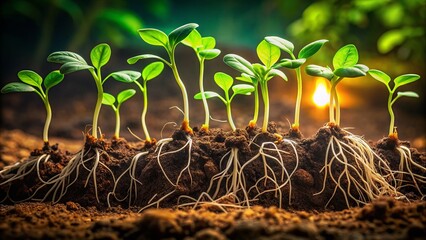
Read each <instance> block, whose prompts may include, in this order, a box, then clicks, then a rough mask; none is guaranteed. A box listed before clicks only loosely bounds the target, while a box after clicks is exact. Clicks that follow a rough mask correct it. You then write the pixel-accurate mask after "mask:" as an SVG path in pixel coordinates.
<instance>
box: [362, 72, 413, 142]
mask: <svg viewBox="0 0 426 240" xmlns="http://www.w3.org/2000/svg"><path fill="white" fill-rule="evenodd" d="M368 73H369V74H370V76H372V77H373V78H374V79H376V80H377V81H379V82H381V83H383V84H385V85H386V88H387V89H388V91H389V97H388V111H389V116H390V122H389V137H390V138H394V139H398V133H397V132H396V127H395V114H394V112H393V109H392V106H393V104H394V103H395V102H396V100H398V99H399V98H400V97H415V98H418V97H419V95H418V94H417V93H416V92H412V91H408V92H396V96H395V91H396V90H397V88H399V87H401V86H403V85H406V84H409V83H412V82H415V81H417V80H419V79H420V76H419V75H417V74H404V75H401V76H398V77H397V78H395V79H394V80H393V88H391V86H390V83H391V78H390V77H389V75H387V74H386V73H384V72H382V71H380V70H376V69H371V70H369V71H368Z"/></svg>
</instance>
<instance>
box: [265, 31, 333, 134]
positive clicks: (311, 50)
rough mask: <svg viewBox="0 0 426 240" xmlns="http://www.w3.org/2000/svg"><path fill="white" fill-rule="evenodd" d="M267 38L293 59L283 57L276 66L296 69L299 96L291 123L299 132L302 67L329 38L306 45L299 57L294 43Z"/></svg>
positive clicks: (277, 38)
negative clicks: (295, 51)
mask: <svg viewBox="0 0 426 240" xmlns="http://www.w3.org/2000/svg"><path fill="white" fill-rule="evenodd" d="M265 40H266V41H267V42H269V43H271V44H273V45H275V46H277V47H279V48H280V49H281V50H283V51H284V52H286V53H288V54H289V55H290V57H291V59H287V58H284V59H281V60H280V61H279V62H278V63H277V64H276V66H277V67H286V68H290V69H295V71H296V77H297V97H296V107H295V110H294V122H293V124H292V125H291V130H292V131H293V132H299V126H300V121H299V119H300V105H301V103H302V73H301V69H300V68H301V67H302V65H303V64H304V63H305V62H306V60H307V59H308V58H310V57H312V56H313V55H314V54H315V53H317V52H318V51H319V50H320V49H321V47H322V46H323V45H324V44H325V43H326V42H328V40H324V39H322V40H317V41H314V42H312V43H309V44H308V45H306V46H304V47H303V48H302V49H301V50H300V52H299V54H298V55H297V58H296V56H295V53H294V45H293V43H291V42H290V41H288V40H286V39H283V38H280V37H274V36H272V37H265Z"/></svg>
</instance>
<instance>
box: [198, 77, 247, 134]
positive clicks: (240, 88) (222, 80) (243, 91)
mask: <svg viewBox="0 0 426 240" xmlns="http://www.w3.org/2000/svg"><path fill="white" fill-rule="evenodd" d="M214 81H215V82H216V84H217V85H218V86H219V87H220V88H222V90H223V91H224V93H225V96H224V97H222V96H221V95H220V94H218V93H216V92H212V91H205V92H204V94H201V92H200V93H197V94H196V95H195V96H194V98H195V99H197V100H201V99H203V95H204V97H205V98H206V99H209V98H214V97H217V98H219V99H220V100H221V101H222V102H223V103H224V104H225V106H226V115H227V116H228V122H229V125H230V126H231V128H232V131H235V130H236V129H237V128H236V127H235V124H234V121H233V120H232V111H231V102H232V100H233V99H234V97H235V96H236V95H239V94H240V95H250V94H251V93H252V92H253V91H254V87H253V86H251V85H249V84H237V85H234V86H232V85H233V84H234V79H233V78H232V77H231V76H229V75H228V74H226V73H223V72H217V73H215V75H214ZM231 88H232V92H233V93H232V95H231V97H230V96H229V90H230V89H231Z"/></svg>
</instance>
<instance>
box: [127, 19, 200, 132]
mask: <svg viewBox="0 0 426 240" xmlns="http://www.w3.org/2000/svg"><path fill="white" fill-rule="evenodd" d="M197 27H198V24H196V23H188V24H185V25H183V26H180V27H178V28H176V29H175V30H173V31H172V32H170V33H169V35H166V34H165V33H164V32H162V31H160V30H158V29H154V28H143V29H140V30H139V31H138V32H139V35H140V37H141V38H142V40H144V41H145V42H146V43H148V44H150V45H153V46H161V47H164V49H165V50H166V52H167V54H168V56H169V61H167V60H165V59H164V58H162V57H159V56H157V55H153V54H142V55H138V56H134V57H132V58H129V59H128V60H127V62H128V63H129V64H134V63H136V62H137V61H139V60H141V59H157V60H160V61H162V62H164V63H165V64H166V65H167V66H169V67H170V68H171V69H172V72H173V75H174V77H175V80H176V83H177V84H178V86H179V88H180V90H181V93H182V98H183V115H184V116H183V121H182V126H181V129H182V130H184V131H185V132H186V133H189V134H192V129H191V127H190V125H189V101H188V94H187V92H186V87H185V85H184V83H183V81H182V79H181V78H180V76H179V72H178V69H177V65H176V61H175V50H176V46H177V45H178V44H179V43H180V42H182V41H183V40H184V39H185V38H186V37H187V36H188V35H189V34H190V33H191V32H192V30H194V29H195V28H197Z"/></svg>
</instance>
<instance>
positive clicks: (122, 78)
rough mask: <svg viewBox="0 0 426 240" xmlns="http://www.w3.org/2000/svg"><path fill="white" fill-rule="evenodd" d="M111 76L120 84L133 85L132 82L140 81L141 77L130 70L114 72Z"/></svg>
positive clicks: (138, 73)
mask: <svg viewBox="0 0 426 240" xmlns="http://www.w3.org/2000/svg"><path fill="white" fill-rule="evenodd" d="M110 75H111V77H113V78H114V79H115V80H117V81H119V82H124V83H132V82H134V81H136V80H138V78H140V77H141V74H140V72H136V71H130V70H124V71H118V72H113V73H111V74H110Z"/></svg>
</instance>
